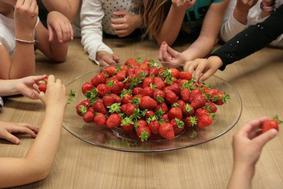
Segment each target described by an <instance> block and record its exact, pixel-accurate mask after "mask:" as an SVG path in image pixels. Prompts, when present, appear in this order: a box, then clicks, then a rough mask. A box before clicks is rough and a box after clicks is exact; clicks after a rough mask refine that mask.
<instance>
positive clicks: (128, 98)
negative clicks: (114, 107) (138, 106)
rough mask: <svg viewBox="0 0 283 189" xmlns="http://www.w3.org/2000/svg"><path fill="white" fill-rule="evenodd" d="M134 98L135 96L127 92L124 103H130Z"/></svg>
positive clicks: (123, 99)
mask: <svg viewBox="0 0 283 189" xmlns="http://www.w3.org/2000/svg"><path fill="white" fill-rule="evenodd" d="M132 99H133V96H132V95H130V94H125V95H124V96H123V98H122V103H123V104H127V103H130V102H131V101H132Z"/></svg>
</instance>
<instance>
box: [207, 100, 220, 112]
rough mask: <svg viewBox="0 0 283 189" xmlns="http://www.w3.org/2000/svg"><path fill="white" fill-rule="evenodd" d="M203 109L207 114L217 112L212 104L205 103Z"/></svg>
mask: <svg viewBox="0 0 283 189" xmlns="http://www.w3.org/2000/svg"><path fill="white" fill-rule="evenodd" d="M204 109H206V110H207V111H208V112H209V113H215V112H217V107H216V105H215V104H214V103H213V102H207V103H205V106H204Z"/></svg>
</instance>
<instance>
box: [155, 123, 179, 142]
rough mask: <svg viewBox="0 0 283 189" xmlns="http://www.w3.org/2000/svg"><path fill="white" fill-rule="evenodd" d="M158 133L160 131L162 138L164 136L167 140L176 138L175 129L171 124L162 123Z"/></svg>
mask: <svg viewBox="0 0 283 189" xmlns="http://www.w3.org/2000/svg"><path fill="white" fill-rule="evenodd" d="M158 131H159V134H160V136H162V137H163V138H165V139H167V140H172V139H174V138H175V134H174V128H173V126H172V124H170V123H167V122H163V123H161V124H160V126H159V130H158Z"/></svg>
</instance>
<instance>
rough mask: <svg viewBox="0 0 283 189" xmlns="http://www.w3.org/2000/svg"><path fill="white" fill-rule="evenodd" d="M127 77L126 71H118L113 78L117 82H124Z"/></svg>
mask: <svg viewBox="0 0 283 189" xmlns="http://www.w3.org/2000/svg"><path fill="white" fill-rule="evenodd" d="M126 77H127V71H126V70H120V71H119V72H118V73H117V74H116V75H115V78H116V79H117V80H118V81H124V80H125V79H126Z"/></svg>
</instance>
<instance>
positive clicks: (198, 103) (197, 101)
mask: <svg viewBox="0 0 283 189" xmlns="http://www.w3.org/2000/svg"><path fill="white" fill-rule="evenodd" d="M205 103H206V99H205V97H204V95H198V96H196V97H195V98H194V99H193V100H192V101H191V106H192V107H193V108H194V109H198V108H201V107H203V106H204V105H205Z"/></svg>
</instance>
